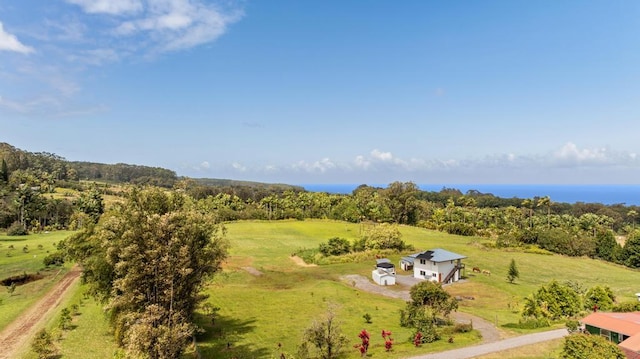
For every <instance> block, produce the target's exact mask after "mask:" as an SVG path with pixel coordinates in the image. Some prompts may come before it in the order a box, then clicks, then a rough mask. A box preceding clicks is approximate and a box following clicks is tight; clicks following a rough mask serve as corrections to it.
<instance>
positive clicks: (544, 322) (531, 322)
mask: <svg viewBox="0 0 640 359" xmlns="http://www.w3.org/2000/svg"><path fill="white" fill-rule="evenodd" d="M549 326H551V322H550V321H549V320H548V319H547V318H539V319H536V318H527V319H524V320H523V319H521V320H520V321H519V322H518V324H517V325H516V326H515V327H516V328H519V329H536V328H546V327H549Z"/></svg>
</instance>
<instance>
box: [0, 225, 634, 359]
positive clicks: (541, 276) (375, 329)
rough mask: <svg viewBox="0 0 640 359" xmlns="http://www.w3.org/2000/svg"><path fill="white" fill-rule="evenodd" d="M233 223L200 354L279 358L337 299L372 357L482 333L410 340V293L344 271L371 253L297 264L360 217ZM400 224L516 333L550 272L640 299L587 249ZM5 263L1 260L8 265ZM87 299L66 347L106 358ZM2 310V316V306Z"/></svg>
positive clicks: (368, 265) (365, 265)
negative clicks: (388, 292)
mask: <svg viewBox="0 0 640 359" xmlns="http://www.w3.org/2000/svg"><path fill="white" fill-rule="evenodd" d="M226 227H227V236H228V238H229V240H230V243H231V249H230V256H229V258H228V260H227V262H226V263H225V265H224V270H223V272H222V273H220V274H219V275H217V276H216V277H215V278H214V279H213V280H212V281H211V282H210V283H209V284H208V286H207V288H206V290H205V292H206V294H208V295H209V296H210V297H209V299H208V300H207V301H206V302H207V303H210V304H211V305H213V306H216V307H220V310H219V312H218V315H217V316H216V318H215V321H214V322H213V323H212V321H211V319H210V318H209V317H206V316H205V315H204V310H203V311H201V312H200V313H199V314H198V315H197V318H196V319H197V320H198V321H199V323H200V324H201V325H202V326H203V327H204V328H205V329H206V332H205V333H203V334H202V335H200V336H199V337H198V350H199V352H200V353H201V354H202V357H206V358H234V357H237V358H253V357H255V358H258V357H260V358H269V357H278V356H279V355H280V353H281V352H286V353H294V352H295V351H296V348H297V346H298V344H299V343H300V339H301V336H302V332H303V331H304V329H305V328H307V327H308V326H309V325H310V323H311V322H312V321H313V320H314V319H317V318H319V317H320V316H321V315H322V314H323V313H325V312H326V309H327V307H328V306H329V305H336V306H337V310H336V313H337V318H338V320H339V321H340V322H341V325H342V328H343V332H344V333H345V334H346V335H347V336H348V337H349V339H350V340H351V343H350V344H351V345H354V344H356V343H358V341H359V339H358V337H357V334H358V332H359V331H360V330H362V329H363V328H366V329H367V330H368V331H369V332H371V334H372V346H371V349H370V352H369V354H370V357H372V358H376V357H377V358H399V357H407V356H412V355H418V354H422V353H426V352H429V351H439V350H445V349H451V348H455V347H459V346H465V345H469V344H473V343H476V342H478V341H479V340H480V339H479V338H478V337H477V336H476V334H475V333H471V334H465V335H459V334H456V335H455V336H454V343H448V342H447V340H441V341H439V342H436V343H434V344H428V345H425V346H423V347H422V348H419V349H418V348H414V347H413V346H412V345H411V344H410V343H408V342H407V339H408V337H409V335H410V330H408V329H406V328H401V327H400V326H399V313H398V311H399V310H400V309H401V308H403V306H404V303H403V301H401V300H395V299H389V298H386V297H382V296H379V295H374V294H370V293H366V292H362V291H360V290H356V289H355V288H353V287H352V286H351V284H350V283H346V282H343V281H341V280H340V277H341V276H343V275H346V274H361V275H365V276H367V277H369V276H370V273H371V272H370V271H371V269H372V265H373V263H374V259H373V258H371V259H370V260H368V261H365V262H362V263H343V264H334V265H326V266H315V267H313V266H311V267H305V266H299V265H297V264H296V263H295V262H294V261H293V260H292V258H291V254H293V253H295V252H296V251H298V250H299V249H301V248H312V247H317V246H318V244H319V243H321V242H324V241H326V240H327V239H329V238H331V237H342V238H346V239H349V240H354V239H356V238H359V236H360V233H361V231H362V229H363V227H362V226H361V225H358V224H351V223H345V222H338V221H323V220H316V221H311V220H310V221H274V222H268V221H242V222H231V223H228V224H226ZM401 232H402V234H403V239H404V240H405V241H406V242H407V243H409V244H412V245H414V246H415V248H416V250H424V249H430V248H438V247H439V248H444V249H447V250H450V251H453V252H457V253H460V254H463V255H465V256H467V257H468V258H467V259H466V260H465V261H464V262H465V263H466V265H467V268H468V269H467V277H468V280H467V281H466V282H465V283H457V284H454V285H451V286H447V287H446V288H447V290H448V291H449V292H451V293H452V294H455V295H462V296H473V297H474V298H475V300H465V301H462V302H461V303H460V310H461V311H465V312H469V313H472V314H476V315H479V316H481V317H484V318H485V319H488V320H490V321H492V322H497V323H498V325H499V326H500V327H501V328H502V329H503V331H504V334H505V335H506V336H509V335H516V334H518V332H517V331H514V330H513V329H511V328H510V326H509V324H513V323H516V322H517V321H518V319H519V312H518V311H519V309H520V308H521V306H522V298H524V297H525V296H527V295H530V294H531V293H533V292H534V291H535V290H537V289H538V287H539V286H540V285H541V284H544V283H547V282H548V281H549V280H551V279H558V280H560V281H564V280H573V281H576V282H579V283H581V284H582V285H583V286H584V287H589V286H592V285H595V284H600V285H602V284H607V285H609V286H610V287H611V288H612V289H613V291H614V293H615V294H616V295H617V296H618V298H619V300H621V301H633V300H636V299H635V296H634V293H636V292H637V291H638V290H637V287H636V286H635V284H636V283H638V282H640V272H638V271H634V270H630V269H628V268H625V267H622V266H617V265H613V264H610V263H606V262H602V261H596V260H591V259H588V258H572V257H564V256H558V255H543V254H534V253H523V252H505V251H502V250H497V249H486V248H485V247H484V246H482V245H481V244H480V243H479V241H481V240H482V239H479V238H471V237H457V236H451V235H448V234H444V233H440V232H435V231H429V230H424V229H420V228H415V227H401ZM28 238H29V239H28V240H32V241H33V242H29V243H33V244H34V245H35V246H36V247H37V243H38V242H37V241H39V240H40V239H41V240H43V241H44V240H47V238H49V239H48V240H49V241H52V240H53V238H50V237H42V238H40V239H38V237H31V236H30V237H28ZM57 240H59V239H57ZM0 243H2V244H3V247H0V254H1V250H2V248H6V245H7V242H4V241H0ZM29 247H31V244H30V245H29ZM19 248H22V246H20V247H19ZM400 256H401V254H398V255H395V256H393V257H392V258H391V259H392V260H393V261H394V262H396V263H397V261H398V260H399V258H400ZM512 258H513V259H515V261H516V263H517V265H518V267H519V268H520V273H521V277H520V279H519V280H517V281H516V283H515V284H509V283H508V281H507V279H506V276H507V269H508V266H509V262H510V261H511V259H512ZM7 264H8V263H7V262H0V266H1V265H7ZM474 266H477V267H480V268H482V269H487V270H490V271H491V272H492V274H491V276H487V275H480V274H474V273H471V268H472V267H474ZM16 292H17V291H16ZM2 298H4V299H5V302H4V303H3V304H2V305H1V307H2V310H3V314H4V312H5V310H6V308H7V307H6V304H7V300H6V298H7V294H6V292H5V294H3V297H2ZM85 305H87V308H86V309H85V310H81V311H82V315H80V316H79V317H77V318H76V319H74V324H76V325H77V327H76V328H75V329H74V330H72V331H71V332H70V333H69V334H68V335H67V337H66V339H64V340H62V341H61V342H60V343H59V345H60V346H61V352H63V353H65V357H69V358H75V357H78V356H75V355H76V354H77V353H82V349H81V348H82V347H83V345H86V346H87V347H91V348H96V349H95V352H92V353H94V354H95V356H94V357H96V358H100V357H102V358H108V357H110V354H111V353H112V352H113V345H112V344H109V346H108V348H107V349H105V350H104V353H102V354H100V351H99V350H98V348H99V346H100V344H98V346H97V347H96V345H95V343H94V341H99V342H101V343H105V341H107V340H108V338H109V335H108V330H107V329H106V326H105V323H106V322H105V317H104V316H103V315H102V314H101V311H100V309H99V306H93V304H92V305H91V306H89V305H88V304H87V303H85ZM365 313H369V314H370V315H371V317H372V323H371V324H366V323H365V321H364V319H363V318H362V316H363V315H364V314H365ZM0 317H1V318H4V315H3V316H0ZM88 328H100V330H99V332H96V338H95V340H94V339H91V338H90V337H89V336H88V334H82V333H87V332H91V330H90V329H88ZM382 329H385V330H390V331H392V332H393V337H394V338H395V340H396V343H395V345H394V348H393V352H392V353H387V352H385V350H384V347H383V341H382V338H381V337H380V331H381V330H382ZM87 338H89V339H87ZM89 342H91V343H89ZM279 344H280V346H279ZM558 345H559V344H557V343H555V344H553V343H552V344H550V345H547V346H536V347H535V348H533V349H531V350H535V351H537V354H536V353H535V352H533V353H532V351H531V350H527V351H526V352H518V351H514V352H513V356H511V355H510V356H509V357H514V358H517V357H528V358H543V357H552V356H550V355H553V354H549V355H547V354H548V352H553V351H555V350H557V346H558ZM348 350H349V353H350V355H349V357H350V358H357V357H359V353H358V351H357V350H356V349H355V348H353V347H352V346H350V347H349V348H348ZM74 353H75V354H74ZM527 355H528V356H527Z"/></svg>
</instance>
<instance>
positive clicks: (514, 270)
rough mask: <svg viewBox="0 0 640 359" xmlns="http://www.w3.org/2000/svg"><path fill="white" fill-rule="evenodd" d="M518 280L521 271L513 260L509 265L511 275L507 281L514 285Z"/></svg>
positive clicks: (509, 274)
mask: <svg viewBox="0 0 640 359" xmlns="http://www.w3.org/2000/svg"><path fill="white" fill-rule="evenodd" d="M516 278H520V271H519V270H518V267H517V266H516V260H515V259H513V258H512V259H511V263H510V264H509V273H508V274H507V279H508V280H509V283H513V281H514V280H516Z"/></svg>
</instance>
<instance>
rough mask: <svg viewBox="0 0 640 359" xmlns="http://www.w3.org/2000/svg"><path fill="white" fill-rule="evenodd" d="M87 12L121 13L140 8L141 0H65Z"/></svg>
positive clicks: (129, 12) (131, 11) (134, 11)
mask: <svg viewBox="0 0 640 359" xmlns="http://www.w3.org/2000/svg"><path fill="white" fill-rule="evenodd" d="M67 2H68V3H69V4H74V5H78V6H80V7H81V8H82V10H84V11H85V12H87V13H89V14H110V15H123V14H131V13H136V12H138V11H140V10H142V6H143V4H142V1H141V0H67Z"/></svg>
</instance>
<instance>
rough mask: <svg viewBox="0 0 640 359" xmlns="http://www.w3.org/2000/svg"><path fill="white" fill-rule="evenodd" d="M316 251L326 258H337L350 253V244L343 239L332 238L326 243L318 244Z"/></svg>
mask: <svg viewBox="0 0 640 359" xmlns="http://www.w3.org/2000/svg"><path fill="white" fill-rule="evenodd" d="M318 250H319V251H320V253H322V254H323V255H325V256H327V257H328V256H339V255H342V254H347V253H349V252H351V243H350V242H349V241H348V240H346V239H344V238H339V237H333V238H330V239H329V240H328V241H327V243H320V246H319V247H318Z"/></svg>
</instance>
